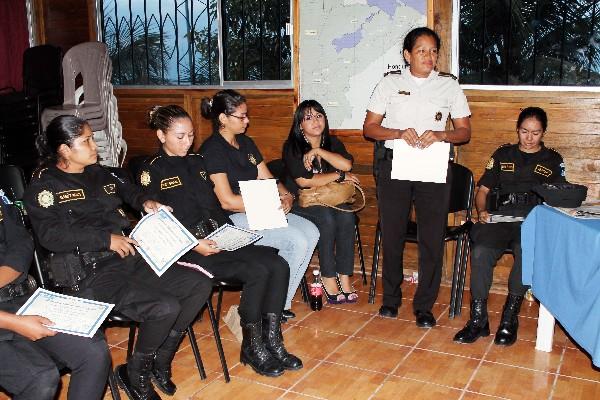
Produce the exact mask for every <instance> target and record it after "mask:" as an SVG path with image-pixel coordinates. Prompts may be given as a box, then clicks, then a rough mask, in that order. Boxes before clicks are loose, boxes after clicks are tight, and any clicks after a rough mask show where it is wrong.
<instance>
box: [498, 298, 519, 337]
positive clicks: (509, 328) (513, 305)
mask: <svg viewBox="0 0 600 400" xmlns="http://www.w3.org/2000/svg"><path fill="white" fill-rule="evenodd" d="M521 303H523V296H516V295H514V294H510V293H509V294H508V297H507V298H506V303H504V308H503V309H502V320H501V321H500V326H498V331H497V332H496V337H495V338H494V343H495V344H498V345H501V346H510V345H511V344H513V343H514V342H516V340H517V331H518V330H519V311H521Z"/></svg>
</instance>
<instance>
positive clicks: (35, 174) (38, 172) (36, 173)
mask: <svg viewBox="0 0 600 400" xmlns="http://www.w3.org/2000/svg"><path fill="white" fill-rule="evenodd" d="M47 170H48V167H44V168H38V169H36V170H35V171H33V174H31V177H32V178H37V179H40V178H41V177H42V174H43V173H44V172H45V171H47Z"/></svg>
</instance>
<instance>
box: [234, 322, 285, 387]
mask: <svg viewBox="0 0 600 400" xmlns="http://www.w3.org/2000/svg"><path fill="white" fill-rule="evenodd" d="M240 325H241V326H242V335H243V339H242V350H241V352H240V362H241V363H242V364H244V365H246V364H249V365H250V366H251V367H252V369H253V370H254V371H255V372H256V373H257V374H260V375H265V376H271V377H274V376H279V375H281V374H283V372H284V369H283V365H281V363H280V362H279V361H278V360H277V359H275V358H274V357H273V355H271V353H270V352H269V350H267V348H266V347H265V344H264V342H263V339H262V327H261V322H260V321H257V322H245V321H240Z"/></svg>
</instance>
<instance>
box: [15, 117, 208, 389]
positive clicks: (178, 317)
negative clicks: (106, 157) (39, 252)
mask: <svg viewBox="0 0 600 400" xmlns="http://www.w3.org/2000/svg"><path fill="white" fill-rule="evenodd" d="M40 138H41V140H40V141H41V143H39V144H40V153H41V155H42V156H43V157H44V159H45V162H44V166H43V167H42V168H40V169H39V170H38V171H36V173H35V174H34V176H33V178H32V180H31V184H30V186H29V188H27V190H26V193H25V207H26V208H27V212H28V214H29V217H30V219H31V224H32V225H33V228H34V230H35V233H36V234H37V236H38V238H39V240H40V243H41V245H42V246H43V247H45V248H46V249H48V250H50V251H52V252H54V254H55V257H54V259H55V260H58V261H60V260H65V261H67V262H66V263H65V262H63V263H62V264H61V263H53V262H50V263H49V264H50V269H51V272H52V274H53V275H52V277H53V280H54V284H55V285H57V286H60V287H62V291H63V292H67V294H71V295H73V296H78V297H84V298H90V299H94V300H98V301H104V302H107V303H112V304H115V309H116V310H118V311H120V312H121V313H123V314H124V315H126V316H127V317H128V318H131V319H132V320H134V321H137V322H140V324H139V331H138V337H137V340H136V343H135V349H134V352H133V355H132V356H131V358H130V359H129V361H128V362H127V364H126V365H121V366H119V367H117V380H118V383H119V385H120V386H121V387H123V388H124V389H125V391H126V392H127V394H128V396H129V397H130V398H131V399H144V400H147V399H160V397H159V396H158V394H157V393H156V392H155V391H154V389H153V387H152V383H151V382H150V376H151V375H152V376H153V378H154V381H155V382H156V383H157V386H158V387H159V389H160V390H162V391H163V392H165V393H167V394H173V393H174V392H175V389H176V387H175V385H174V384H173V382H171V361H172V360H173V357H174V355H175V352H176V351H177V348H178V347H179V342H180V340H181V337H182V335H183V332H185V330H186V328H187V327H188V325H189V324H190V323H191V322H192V321H193V320H194V319H195V318H196V315H197V314H198V311H199V310H200V308H202V306H203V305H204V303H205V302H206V300H207V298H208V295H209V294H210V291H211V290H212V284H211V282H210V280H209V279H208V278H206V277H205V276H204V275H203V274H201V273H199V272H197V271H193V270H191V269H188V268H185V267H182V266H178V265H174V266H172V267H171V268H169V269H168V270H167V271H166V272H165V273H164V274H163V275H162V276H160V277H158V276H157V275H156V273H154V271H153V270H152V269H151V268H150V266H148V264H146V262H145V261H144V259H143V258H142V257H141V256H140V255H139V254H136V252H135V249H134V247H133V245H135V244H136V243H135V241H134V240H132V239H130V238H128V237H126V236H123V234H122V231H123V229H126V228H128V227H129V226H130V222H129V220H128V219H127V217H126V215H125V213H124V212H123V210H122V209H121V204H122V202H123V200H124V201H126V202H127V203H128V204H130V205H131V206H133V207H134V208H136V209H138V210H141V209H142V208H143V209H144V210H146V212H153V211H154V210H156V209H158V207H159V206H160V203H157V202H156V201H154V200H152V195H149V194H146V193H144V192H143V191H142V190H141V189H140V188H139V187H138V186H136V185H134V184H131V183H127V182H124V181H122V180H120V179H119V178H117V177H116V176H114V175H113V174H111V173H110V172H109V171H108V170H107V169H105V168H104V167H102V166H100V165H98V164H97V163H96V161H97V158H98V154H97V151H96V150H97V147H96V143H95V142H94V139H93V136H92V131H91V129H90V127H89V125H88V124H87V123H86V122H85V121H83V120H81V119H79V118H76V117H72V116H61V117H57V118H55V119H54V120H52V122H50V124H49V125H48V128H47V129H46V132H45V134H44V135H42V136H40ZM76 253H78V256H76V257H73V255H74V254H76ZM74 259H75V262H73V260H74ZM78 260H79V262H77V261H78Z"/></svg>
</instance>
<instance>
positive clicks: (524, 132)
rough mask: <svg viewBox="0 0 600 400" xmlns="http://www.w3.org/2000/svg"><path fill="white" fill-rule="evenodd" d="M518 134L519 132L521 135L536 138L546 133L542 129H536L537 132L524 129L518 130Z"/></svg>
mask: <svg viewBox="0 0 600 400" xmlns="http://www.w3.org/2000/svg"><path fill="white" fill-rule="evenodd" d="M517 132H519V134H520V135H528V134H530V133H531V134H532V135H534V136H537V135H541V134H542V133H544V131H543V130H541V129H536V130H535V131H528V130H527V129H523V128H519V129H517Z"/></svg>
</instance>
